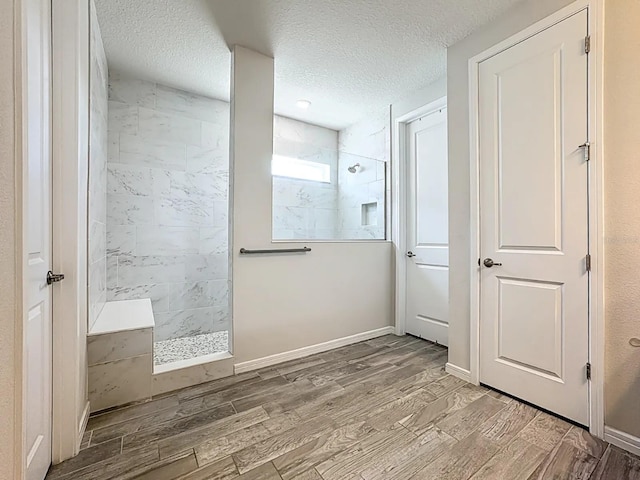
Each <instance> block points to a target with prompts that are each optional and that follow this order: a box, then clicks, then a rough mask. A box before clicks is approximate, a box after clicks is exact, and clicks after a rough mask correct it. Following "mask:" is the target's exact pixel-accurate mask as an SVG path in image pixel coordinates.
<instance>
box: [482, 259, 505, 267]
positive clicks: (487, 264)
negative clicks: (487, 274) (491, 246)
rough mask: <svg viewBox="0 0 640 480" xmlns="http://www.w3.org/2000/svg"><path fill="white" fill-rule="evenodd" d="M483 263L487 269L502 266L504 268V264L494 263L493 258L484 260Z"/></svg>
mask: <svg viewBox="0 0 640 480" xmlns="http://www.w3.org/2000/svg"><path fill="white" fill-rule="evenodd" d="M482 263H484V266H485V267H487V268H491V267H501V266H502V264H501V263H496V262H494V261H493V259H491V258H485V259H484V262H482Z"/></svg>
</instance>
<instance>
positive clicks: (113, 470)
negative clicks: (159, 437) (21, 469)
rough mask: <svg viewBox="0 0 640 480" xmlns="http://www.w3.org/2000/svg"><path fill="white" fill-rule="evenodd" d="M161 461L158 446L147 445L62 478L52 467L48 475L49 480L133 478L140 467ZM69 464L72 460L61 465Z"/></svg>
mask: <svg viewBox="0 0 640 480" xmlns="http://www.w3.org/2000/svg"><path fill="white" fill-rule="evenodd" d="M76 458H77V457H76ZM159 459H160V456H159V455H158V447H157V446H156V445H147V446H144V447H142V448H138V449H136V450H131V451H129V452H125V453H122V454H118V455H114V456H112V457H109V458H106V459H101V460H99V461H97V462H95V463H91V464H89V465H87V466H85V467H84V468H81V469H80V470H76V471H73V472H70V473H68V474H66V475H63V476H62V477H58V476H56V475H55V473H54V472H55V470H56V468H57V467H52V469H51V470H50V471H49V475H47V480H52V479H55V480H59V479H60V480H71V479H73V480H110V479H113V478H118V479H122V478H131V476H132V472H135V471H137V470H138V469H139V468H140V467H144V466H146V465H151V464H153V463H155V462H157V461H158V460H159ZM67 462H70V460H67V461H65V462H63V463H62V464H61V465H64V464H65V463H67Z"/></svg>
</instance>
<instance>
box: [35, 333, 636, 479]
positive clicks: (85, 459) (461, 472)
mask: <svg viewBox="0 0 640 480" xmlns="http://www.w3.org/2000/svg"><path fill="white" fill-rule="evenodd" d="M445 361H446V349H444V348H443V347H440V346H437V345H433V344H430V343H427V342H424V341H422V340H418V339H415V338H411V337H395V336H386V337H381V338H378V339H375V340H371V341H368V342H363V343H359V344H356V345H351V346H348V347H344V348H340V349H337V350H333V351H331V352H326V353H322V354H318V355H314V356H312V357H307V358H305V359H301V360H296V361H292V362H288V363H284V364H281V365H278V366H275V367H271V368H267V369H264V370H260V371H257V372H251V373H246V374H242V375H238V376H236V377H232V378H226V379H222V380H218V381H215V382H211V383H208V384H204V385H198V386H195V387H190V388H186V389H184V390H180V391H177V392H174V393H172V394H169V395H165V396H163V397H160V398H157V399H154V400H153V401H151V402H147V403H144V404H141V405H135V406H131V407H126V408H121V409H118V410H114V411H111V412H108V413H104V414H101V415H96V416H93V417H91V419H90V420H89V425H88V427H87V434H86V435H85V439H84V441H83V445H82V447H83V450H82V451H81V452H80V454H79V455H78V456H77V457H75V458H73V459H71V460H68V461H66V462H63V463H61V464H60V465H56V466H54V467H52V469H51V471H50V472H49V475H48V476H47V479H49V480H59V479H91V480H99V479H115V478H117V479H131V478H135V479H150V480H163V479H177V478H179V479H185V480H186V479H189V480H196V479H198V480H204V479H207V480H214V479H215V480H223V479H224V480H231V479H238V480H280V479H282V480H348V479H358V480H401V479H438V480H442V479H473V480H480V479H492V480H496V479H594V480H595V479H597V480H603V479H615V480H621V479H636V480H640V459H638V458H637V457H633V456H631V455H628V454H626V453H625V452H623V451H622V450H620V449H618V448H616V447H613V446H609V445H607V444H606V443H605V442H602V441H600V440H598V439H595V438H593V437H591V436H590V435H589V434H588V433H587V432H586V431H584V430H582V429H580V428H577V427H575V426H572V425H570V424H568V423H566V422H564V421H562V420H559V419H557V418H555V417H552V416H550V415H547V414H546V413H543V412H540V411H537V410H536V409H534V408H532V407H530V406H527V405H524V404H522V403H520V402H517V401H515V400H512V399H510V398H508V397H505V396H503V395H500V394H498V393H496V392H493V391H491V390H488V389H486V388H482V387H475V386H472V385H468V384H465V383H464V382H462V381H460V380H458V379H456V378H454V377H452V376H450V375H447V374H446V373H445V371H444V364H445Z"/></svg>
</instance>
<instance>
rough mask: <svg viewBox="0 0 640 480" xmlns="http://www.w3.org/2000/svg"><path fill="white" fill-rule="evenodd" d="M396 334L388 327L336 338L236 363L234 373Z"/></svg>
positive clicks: (391, 327) (393, 329)
mask: <svg viewBox="0 0 640 480" xmlns="http://www.w3.org/2000/svg"><path fill="white" fill-rule="evenodd" d="M391 334H395V328H394V327H393V326H387V327H382V328H378V329H375V330H369V331H366V332H362V333H356V334H355V335H349V336H348V337H342V338H336V339H334V340H329V341H328V342H323V343H318V344H315V345H309V346H308V347H302V348H297V349H295V350H289V351H288V352H282V353H276V354H274V355H269V356H266V357H262V358H256V359H255V360H249V361H246V362H240V363H236V364H235V367H234V371H235V373H236V375H237V374H239V373H244V372H250V371H252V370H258V369H260V368H264V367H270V366H272V365H276V364H278V363H282V362H286V361H289V360H297V359H299V358H304V357H308V356H309V355H313V354H315V353H322V352H326V351H328V350H333V349H334V348H339V347H345V346H347V345H351V344H354V343H358V342H364V341H366V340H371V339H373V338H377V337H382V336H383V335H391Z"/></svg>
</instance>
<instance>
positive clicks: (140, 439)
mask: <svg viewBox="0 0 640 480" xmlns="http://www.w3.org/2000/svg"><path fill="white" fill-rule="evenodd" d="M235 414H236V411H235V410H234V408H233V406H232V405H231V404H230V403H227V404H223V405H219V406H217V407H215V408H212V409H209V410H204V411H202V412H200V413H197V414H195V415H190V416H188V417H185V418H179V419H177V420H173V421H169V422H164V423H160V424H158V425H156V426H155V427H149V428H146V429H144V430H141V431H138V432H135V433H131V434H129V435H125V436H124V437H123V438H122V449H123V450H124V451H126V450H131V449H132V448H137V447H140V446H142V445H148V444H150V443H154V442H159V441H160V440H164V439H166V438H170V437H173V436H175V435H178V434H181V433H184V432H188V431H190V430H196V429H199V428H202V426H203V425H207V424H211V423H214V422H216V421H217V420H221V419H224V418H228V417H233V416H234V415H235Z"/></svg>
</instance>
